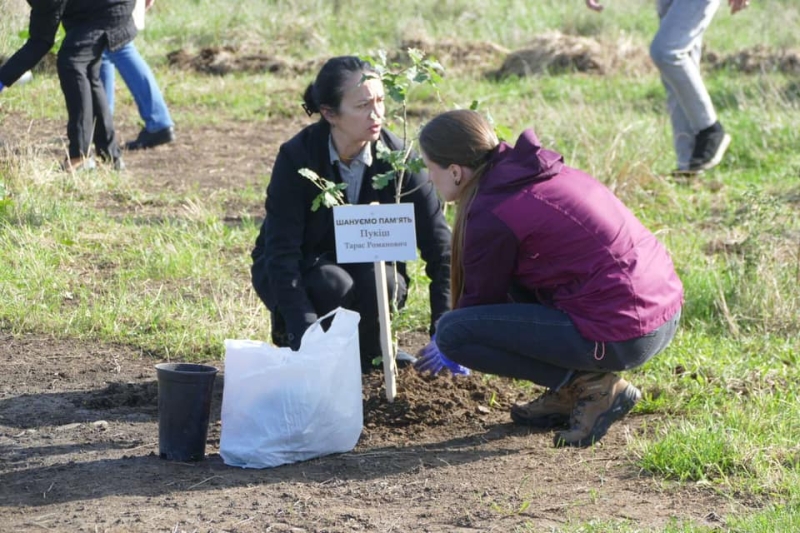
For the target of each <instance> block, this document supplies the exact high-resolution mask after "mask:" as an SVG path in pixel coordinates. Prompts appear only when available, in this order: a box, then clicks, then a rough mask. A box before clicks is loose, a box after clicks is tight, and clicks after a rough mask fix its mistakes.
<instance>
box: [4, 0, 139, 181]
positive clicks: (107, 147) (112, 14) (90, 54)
mask: <svg viewBox="0 0 800 533" xmlns="http://www.w3.org/2000/svg"><path fill="white" fill-rule="evenodd" d="M133 3H134V0H28V4H29V5H30V6H31V14H30V24H29V31H28V34H29V37H28V40H27V41H26V43H25V44H24V45H23V46H22V48H20V49H19V50H18V51H17V52H16V53H15V54H14V55H13V56H12V57H11V58H10V59H9V60H8V61H7V62H6V63H5V64H4V65H3V66H2V67H0V85H2V86H8V85H11V84H13V83H14V82H15V81H17V80H18V79H19V78H20V77H21V76H22V75H23V74H24V73H25V71H27V70H29V69H31V68H33V67H34V66H35V65H36V64H37V63H38V62H39V61H41V59H42V58H43V57H44V56H45V54H47V53H48V52H49V51H50V49H51V48H52V47H53V43H54V42H55V36H56V31H57V30H58V26H59V24H63V26H64V30H65V35H64V40H63V41H62V43H61V47H60V48H59V51H58V59H57V63H56V65H57V69H58V78H59V81H60V82H61V91H62V92H63V93H64V100H65V101H66V105H67V116H68V118H67V138H68V139H69V151H68V155H67V158H66V160H65V161H64V163H63V165H62V166H63V168H64V169H65V170H67V171H70V172H71V171H73V170H80V169H90V168H94V166H95V163H94V158H93V157H92V156H91V153H90V148H91V144H92V142H94V145H95V149H96V151H97V154H98V155H99V156H100V158H101V159H103V160H104V161H108V162H110V163H111V164H113V167H114V168H115V169H118V170H119V169H122V168H123V167H124V165H123V163H122V157H121V153H120V148H119V145H118V144H117V140H116V136H115V133H114V125H113V122H112V117H111V113H110V111H109V109H108V103H107V102H106V96H105V92H104V91H103V87H102V84H101V82H100V61H101V58H102V54H103V50H105V49H106V48H109V49H111V50H118V49H119V48H121V47H122V46H124V45H125V44H127V43H129V42H130V41H132V40H133V38H134V37H135V36H136V26H134V24H133V18H132V17H131V13H132V12H133Z"/></svg>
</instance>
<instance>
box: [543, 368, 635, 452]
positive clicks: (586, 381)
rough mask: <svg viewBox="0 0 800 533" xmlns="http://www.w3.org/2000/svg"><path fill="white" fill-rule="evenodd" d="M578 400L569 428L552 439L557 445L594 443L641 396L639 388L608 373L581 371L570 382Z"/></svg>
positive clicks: (631, 407) (588, 444)
mask: <svg viewBox="0 0 800 533" xmlns="http://www.w3.org/2000/svg"><path fill="white" fill-rule="evenodd" d="M570 385H571V386H572V387H573V388H574V389H575V394H576V396H577V398H578V399H577V403H576V404H575V408H574V409H573V410H572V414H571V416H570V420H569V424H570V427H569V429H567V430H566V431H559V432H557V433H556V435H555V437H554V438H553V443H554V444H555V446H557V447H558V446H581V447H583V446H591V445H592V444H594V443H595V442H598V441H599V440H600V439H602V438H603V437H604V436H605V434H606V432H608V428H609V427H610V426H611V424H613V423H614V422H616V421H617V420H619V419H620V418H622V417H623V416H625V415H626V414H627V413H628V411H630V410H631V409H633V406H634V405H636V402H638V401H639V400H640V399H641V397H642V393H641V392H639V389H637V388H636V387H634V386H633V385H631V384H630V383H628V382H627V381H625V380H624V379H622V378H621V377H619V376H617V375H616V374H613V373H611V372H608V373H600V374H599V373H589V372H585V373H581V374H578V376H577V377H576V378H575V379H574V380H573V381H572V383H571V384H570Z"/></svg>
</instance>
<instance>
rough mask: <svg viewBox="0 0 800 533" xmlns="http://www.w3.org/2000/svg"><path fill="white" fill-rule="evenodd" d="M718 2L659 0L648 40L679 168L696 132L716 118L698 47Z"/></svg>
mask: <svg viewBox="0 0 800 533" xmlns="http://www.w3.org/2000/svg"><path fill="white" fill-rule="evenodd" d="M719 5H720V0H658V16H659V19H660V24H659V27H658V32H657V33H656V36H655V37H654V38H653V42H652V43H651V44H650V57H651V58H652V59H653V62H654V63H655V64H656V66H657V67H658V70H659V71H660V72H661V81H662V83H663V84H664V88H665V89H666V90H667V107H668V109H669V115H670V120H671V122H672V137H673V143H674V146H675V152H676V155H677V158H678V169H679V170H686V169H688V168H689V160H690V159H691V157H692V151H693V150H694V139H695V136H696V135H697V133H698V132H699V131H700V130H704V129H706V128H707V127H709V126H711V125H712V124H714V123H715V122H716V121H717V114H716V112H715V110H714V105H713V104H712V103H711V97H710V96H709V95H708V91H707V90H706V86H705V84H704V83H703V78H702V77H701V76H700V49H701V48H702V45H703V34H704V33H705V31H706V30H707V29H708V26H709V25H710V24H711V19H712V18H714V14H715V13H716V12H717V9H719Z"/></svg>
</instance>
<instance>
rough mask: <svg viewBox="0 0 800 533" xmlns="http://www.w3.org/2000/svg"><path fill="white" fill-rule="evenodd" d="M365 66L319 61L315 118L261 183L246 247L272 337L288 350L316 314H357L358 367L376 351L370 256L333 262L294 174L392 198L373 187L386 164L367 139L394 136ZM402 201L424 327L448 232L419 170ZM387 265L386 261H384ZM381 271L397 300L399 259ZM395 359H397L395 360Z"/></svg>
mask: <svg viewBox="0 0 800 533" xmlns="http://www.w3.org/2000/svg"><path fill="white" fill-rule="evenodd" d="M371 74H373V73H372V69H371V66H370V65H369V64H368V63H366V62H364V61H362V60H361V59H359V58H357V57H353V56H344V57H335V58H332V59H330V60H328V61H327V62H326V63H325V65H324V66H323V67H322V69H321V70H320V72H319V74H318V75H317V78H316V80H315V81H314V83H312V84H311V85H309V87H308V89H307V90H306V92H305V95H304V97H303V98H304V101H305V103H304V105H303V107H304V108H305V110H306V112H307V113H308V114H309V116H310V115H312V114H314V113H320V114H321V115H322V118H321V119H320V120H319V121H318V122H316V123H314V124H311V125H310V126H307V127H305V128H303V129H302V130H301V131H300V132H299V133H298V134H297V135H295V136H294V137H293V138H292V139H290V140H289V141H288V142H286V143H285V144H283V145H282V146H281V148H280V152H279V153H278V157H277V159H276V160H275V165H274V167H273V170H272V177H271V179H270V183H269V186H268V188H267V199H266V218H265V219H264V223H263V225H262V227H261V232H260V234H259V236H258V239H257V240H256V246H255V249H254V250H253V253H252V257H253V265H252V269H251V273H252V280H253V287H254V288H255V290H256V292H257V293H258V295H259V297H260V298H261V300H262V301H263V302H264V304H266V306H267V308H268V309H269V310H270V312H271V314H272V340H273V342H274V343H275V344H276V345H278V346H290V347H291V348H292V349H294V350H297V349H298V348H299V346H300V339H301V337H302V336H303V333H304V332H305V330H306V329H307V328H308V327H309V326H310V325H311V324H312V323H313V322H314V321H315V320H317V318H318V317H319V316H321V315H324V314H325V313H327V312H329V311H331V310H333V309H335V308H336V307H339V306H341V307H344V308H347V309H351V310H354V311H357V312H359V313H360V314H361V322H360V324H359V341H360V346H361V368H362V371H364V372H368V371H369V370H370V369H371V368H372V364H371V361H372V359H373V358H375V357H377V356H380V354H381V349H380V323H379V318H378V305H377V294H376V288H375V273H374V264H373V263H354V264H338V263H337V260H336V243H335V238H334V225H333V211H332V209H330V208H327V207H325V206H320V207H319V209H318V210H317V211H312V210H311V205H312V203H313V201H314V199H315V198H316V197H317V196H318V195H319V192H320V190H319V189H318V188H317V187H316V186H315V185H314V184H313V183H312V182H311V181H310V180H309V179H307V178H305V177H303V176H301V175H300V174H299V172H298V171H299V170H300V169H304V168H307V169H310V170H313V171H314V172H316V173H317V175H319V176H320V177H322V178H324V179H327V180H329V181H331V182H334V183H345V184H347V188H346V189H345V191H344V192H345V196H346V199H347V201H348V203H350V204H369V203H371V202H379V203H387V204H388V203H394V202H395V198H394V192H395V185H394V183H393V182H390V183H389V184H388V185H387V186H386V187H384V188H383V189H380V190H375V189H374V188H373V187H372V177H373V176H376V175H378V174H382V173H384V172H388V171H390V170H391V167H390V165H389V164H388V163H387V162H386V161H383V160H380V159H378V157H377V154H376V143H377V141H378V140H381V141H383V142H384V143H385V144H386V146H387V147H388V148H389V149H390V150H397V149H400V148H402V141H401V140H400V139H398V138H397V137H396V136H394V135H393V134H392V133H390V132H389V131H388V130H386V129H385V128H383V127H382V124H383V119H384V101H383V100H384V90H383V84H382V83H381V81H380V80H379V79H378V78H377V76H376V75H375V76H371ZM402 190H403V191H404V192H409V194H408V195H407V196H403V200H402V201H404V202H411V203H413V204H414V218H415V223H416V234H417V245H418V247H419V250H420V253H421V255H422V258H423V260H424V261H425V263H426V273H427V275H428V277H429V278H430V280H431V283H430V305H431V328H430V329H431V331H430V332H431V333H433V328H434V324H436V321H437V320H438V319H439V317H440V316H441V315H442V314H443V313H444V312H446V311H447V310H448V309H449V298H450V271H449V268H450V229H449V228H448V226H447V223H446V221H445V218H444V215H443V212H442V204H441V202H440V200H439V198H438V196H437V195H436V191H435V189H434V187H433V185H432V184H431V182H430V181H429V180H428V177H427V174H425V173H410V174H409V173H407V174H406V176H405V178H404V183H403V187H402ZM387 267H390V265H387ZM392 270H393V269H392V268H387V279H388V284H389V295H390V297H392V298H395V299H396V301H397V302H398V303H399V306H400V307H402V305H403V304H404V303H405V299H406V294H407V288H408V283H409V278H408V274H407V272H406V265H405V264H404V263H398V264H397V273H398V276H397V278H395V277H394V276H393V273H392ZM398 362H400V361H398Z"/></svg>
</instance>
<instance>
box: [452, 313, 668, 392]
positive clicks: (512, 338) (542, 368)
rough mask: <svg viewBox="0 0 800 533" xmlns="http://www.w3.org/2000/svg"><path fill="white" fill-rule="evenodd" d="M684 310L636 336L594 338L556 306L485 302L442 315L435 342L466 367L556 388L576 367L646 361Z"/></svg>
mask: <svg viewBox="0 0 800 533" xmlns="http://www.w3.org/2000/svg"><path fill="white" fill-rule="evenodd" d="M680 314H681V313H680V311H678V312H677V313H676V314H675V316H673V317H672V318H671V319H670V320H668V321H667V322H666V323H665V324H664V325H662V326H660V327H659V328H657V329H656V330H654V331H652V332H650V333H648V334H646V335H643V336H641V337H637V338H635V339H631V340H627V341H623V342H595V341H590V340H589V339H586V338H585V337H583V336H582V335H581V334H580V333H579V332H578V330H577V328H576V327H575V324H574V323H573V322H572V320H571V319H570V318H569V316H568V315H567V314H566V313H564V312H562V311H559V310H558V309H553V308H552V307H546V306H543V305H539V304H530V303H510V304H499V305H482V306H476V307H466V308H463V309H456V310H455V311H450V312H449V313H446V314H444V315H443V316H442V318H441V319H439V322H438V324H437V326H436V344H437V345H438V347H439V350H440V351H441V352H442V353H443V354H444V355H445V356H446V357H447V358H449V359H451V360H453V361H455V362H456V363H458V364H460V365H463V366H466V367H468V368H472V369H474V370H478V371H480V372H484V373H487V374H494V375H498V376H505V377H510V378H515V379H525V380H528V381H532V382H534V383H536V384H538V385H542V386H545V387H548V388H551V389H558V388H559V387H561V386H562V385H564V384H566V383H567V382H568V381H569V380H570V378H572V376H573V375H574V374H575V372H576V371H587V372H615V371H620V370H628V369H631V368H636V367H638V366H641V365H643V364H644V363H645V362H647V361H648V360H649V359H650V358H651V357H653V356H654V355H656V354H658V353H659V352H660V351H662V350H663V349H664V348H666V347H667V345H668V344H669V343H670V342H671V341H672V338H673V337H674V336H675V332H676V330H677V327H678V322H679V321H680Z"/></svg>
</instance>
